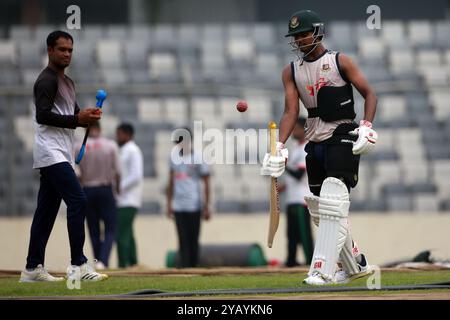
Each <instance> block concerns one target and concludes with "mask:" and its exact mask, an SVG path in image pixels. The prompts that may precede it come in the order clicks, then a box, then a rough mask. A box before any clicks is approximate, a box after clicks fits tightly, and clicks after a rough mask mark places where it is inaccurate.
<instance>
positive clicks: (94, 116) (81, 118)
mask: <svg viewBox="0 0 450 320" xmlns="http://www.w3.org/2000/svg"><path fill="white" fill-rule="evenodd" d="M101 118H102V110H101V109H100V108H86V109H83V110H81V111H80V112H79V113H78V123H79V124H91V123H93V122H95V121H98V120H100V119H101Z"/></svg>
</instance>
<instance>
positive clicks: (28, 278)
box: [19, 264, 64, 282]
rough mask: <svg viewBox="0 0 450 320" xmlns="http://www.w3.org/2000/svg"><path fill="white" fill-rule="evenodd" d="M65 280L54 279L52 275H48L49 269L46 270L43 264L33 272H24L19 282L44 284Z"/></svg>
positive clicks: (60, 278)
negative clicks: (44, 282)
mask: <svg viewBox="0 0 450 320" xmlns="http://www.w3.org/2000/svg"><path fill="white" fill-rule="evenodd" d="M63 280H64V278H62V277H54V276H52V275H51V274H50V273H48V271H47V269H46V268H44V266H43V265H42V264H40V265H38V266H37V267H36V268H34V269H33V270H27V269H25V270H23V271H22V273H21V274H20V280H19V282H42V281H48V282H56V281H63Z"/></svg>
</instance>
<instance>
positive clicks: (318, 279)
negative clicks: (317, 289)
mask: <svg viewBox="0 0 450 320" xmlns="http://www.w3.org/2000/svg"><path fill="white" fill-rule="evenodd" d="M303 283H305V284H309V285H311V286H324V285H328V284H332V283H333V282H332V281H331V280H328V279H326V278H325V277H324V276H323V275H322V274H320V273H319V272H314V273H313V274H312V275H310V276H308V277H307V278H306V279H304V280H303Z"/></svg>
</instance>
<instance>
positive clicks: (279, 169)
mask: <svg viewBox="0 0 450 320" xmlns="http://www.w3.org/2000/svg"><path fill="white" fill-rule="evenodd" d="M276 149H277V155H275V156H272V155H271V154H270V153H266V155H265V156H264V160H263V164H262V168H261V175H265V176H269V175H270V176H271V177H273V178H278V177H279V176H281V175H282V174H283V172H284V169H285V168H286V162H287V159H288V157H289V151H288V149H286V147H285V146H284V144H283V143H281V142H277V147H276Z"/></svg>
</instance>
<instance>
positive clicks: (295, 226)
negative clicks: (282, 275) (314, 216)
mask: <svg viewBox="0 0 450 320" xmlns="http://www.w3.org/2000/svg"><path fill="white" fill-rule="evenodd" d="M287 236H288V257H287V261H286V265H287V266H295V265H296V264H297V245H301V246H302V247H303V253H304V255H305V259H306V264H308V265H309V264H311V260H312V256H313V251H314V244H313V239H312V233H311V220H310V216H309V212H308V207H306V206H304V205H302V204H290V205H288V206H287Z"/></svg>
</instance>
